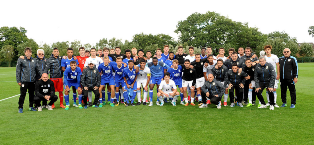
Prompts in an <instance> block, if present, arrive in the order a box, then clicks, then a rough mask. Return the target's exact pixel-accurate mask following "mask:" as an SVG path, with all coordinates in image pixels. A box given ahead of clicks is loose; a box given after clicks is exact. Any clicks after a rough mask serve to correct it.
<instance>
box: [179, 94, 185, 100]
mask: <svg viewBox="0 0 314 145" xmlns="http://www.w3.org/2000/svg"><path fill="white" fill-rule="evenodd" d="M180 97H181V101H183V98H184V96H183V93H180Z"/></svg>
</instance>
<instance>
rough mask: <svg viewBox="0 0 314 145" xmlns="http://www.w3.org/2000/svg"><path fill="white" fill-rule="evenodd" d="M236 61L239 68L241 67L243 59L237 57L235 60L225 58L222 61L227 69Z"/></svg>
mask: <svg viewBox="0 0 314 145" xmlns="http://www.w3.org/2000/svg"><path fill="white" fill-rule="evenodd" d="M234 63H236V64H237V65H238V67H239V68H242V67H243V64H244V61H243V59H240V58H238V59H237V60H235V61H234V60H232V59H231V58H230V59H228V60H226V61H225V62H224V65H225V66H226V67H227V68H228V69H232V64H234Z"/></svg>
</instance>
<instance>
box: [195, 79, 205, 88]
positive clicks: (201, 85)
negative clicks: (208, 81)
mask: <svg viewBox="0 0 314 145" xmlns="http://www.w3.org/2000/svg"><path fill="white" fill-rule="evenodd" d="M204 83H205V78H204V77H201V78H198V79H196V84H195V87H196V88H200V87H203V85H204Z"/></svg>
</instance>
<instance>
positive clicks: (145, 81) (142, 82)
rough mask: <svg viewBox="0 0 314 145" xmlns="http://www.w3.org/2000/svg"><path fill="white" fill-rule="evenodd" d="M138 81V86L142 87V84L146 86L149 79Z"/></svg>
mask: <svg viewBox="0 0 314 145" xmlns="http://www.w3.org/2000/svg"><path fill="white" fill-rule="evenodd" d="M136 83H137V88H141V86H143V88H144V87H145V86H146V83H147V79H145V80H136Z"/></svg>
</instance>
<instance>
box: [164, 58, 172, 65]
mask: <svg viewBox="0 0 314 145" xmlns="http://www.w3.org/2000/svg"><path fill="white" fill-rule="evenodd" d="M165 64H166V65H168V66H169V67H171V66H172V60H170V59H168V60H166V62H165Z"/></svg>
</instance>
